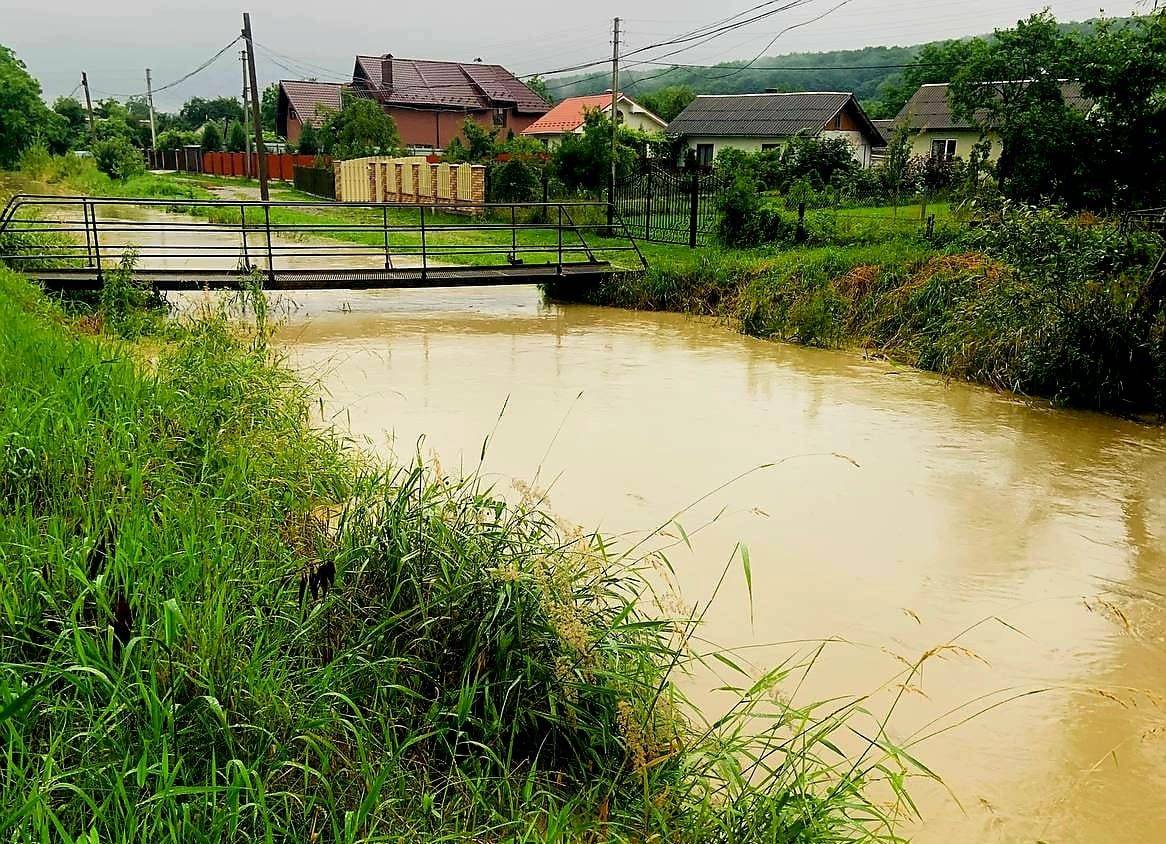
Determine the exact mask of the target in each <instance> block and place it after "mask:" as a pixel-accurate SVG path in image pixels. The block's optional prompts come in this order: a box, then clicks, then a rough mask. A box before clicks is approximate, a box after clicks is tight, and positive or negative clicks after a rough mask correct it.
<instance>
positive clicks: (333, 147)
mask: <svg viewBox="0 0 1166 844" xmlns="http://www.w3.org/2000/svg"><path fill="white" fill-rule="evenodd" d="M320 135H321V137H322V144H321V146H322V148H323V150H324V151H325V152H327V153H330V154H332V155H334V156H336V157H337V158H342V159H343V158H361V157H363V156H366V155H393V154H396V153H398V152H400V151H401V136H400V135H399V134H398V133H397V124H396V123H395V122H393V118H391V117H389V115H387V114H385V110H384V109H383V108H381V106H380V103H378V102H376V101H375V100H370V99H367V98H365V97H357V96H348V97H346V98H345V100H344V105H343V108H341V109H340V111H334V112H331V113H329V114H328V115H327V117H326V119H325V121H324V125H323V127H322V128H321V129H320Z"/></svg>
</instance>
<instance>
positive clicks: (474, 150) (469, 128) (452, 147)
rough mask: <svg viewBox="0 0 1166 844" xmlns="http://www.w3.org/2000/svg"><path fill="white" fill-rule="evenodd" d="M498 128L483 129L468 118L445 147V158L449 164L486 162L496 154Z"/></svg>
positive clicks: (491, 159)
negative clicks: (459, 134)
mask: <svg viewBox="0 0 1166 844" xmlns="http://www.w3.org/2000/svg"><path fill="white" fill-rule="evenodd" d="M498 131H499V130H498V129H483V128H482V127H481V126H479V125H478V124H477V123H475V122H474V121H473V120H471V119H470V118H468V117H467V118H466V120H465V123H463V124H462V132H461V136H460V137H457V138H454V139H453V140H452V141H450V143H449V144H448V145H447V146H446V148H445V156H444V158H445V160H446V161H448V162H450V163H451V164H465V163H469V164H486V163H487V162H490V161H493V160H494V157H495V156H496V155H497V154H498Z"/></svg>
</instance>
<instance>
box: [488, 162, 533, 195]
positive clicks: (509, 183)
mask: <svg viewBox="0 0 1166 844" xmlns="http://www.w3.org/2000/svg"><path fill="white" fill-rule="evenodd" d="M489 181H490V196H489V197H488V199H489V200H490V201H491V202H539V201H541V200H542V181H543V168H542V167H541V166H539V165H538V164H536V163H534V162H532V161H529V160H526V159H523V158H517V157H516V158H511V159H509V160H508V161H502V162H500V163H498V164H494V165H492V166H491V167H490V171H489Z"/></svg>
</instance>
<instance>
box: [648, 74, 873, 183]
mask: <svg viewBox="0 0 1166 844" xmlns="http://www.w3.org/2000/svg"><path fill="white" fill-rule="evenodd" d="M666 131H667V134H668V136H669V137H672V138H680V139H682V140H683V141H684V143H685V146H686V147H687V148H688V149H690V150H692V151H693V153H694V154H695V155H696V161H697V163H698V164H705V165H707V164H712V163H713V159H715V158H716V155H717V153H718V152H719V151H720V150H722V149H725V148H727V147H728V148H733V149H740V150H745V151H746V152H758V151H761V150H766V149H779V148H780V147H782V146H784V145H785V144H786V143H788V141H789V139H790V138H792V137H793V136H794V135H797V134H809V135H813V136H816V137H820V138H845V139H846V141H847V142H848V143H849V144H850V146H851V149H852V150H853V151H854V158H855V160H856V161H858V162H859V164H861V165H862V166H863V167H869V166H870V163H871V158H870V154H871V149H872V148H876V147H881V146H883V145H885V143H886V142H885V141H884V140H883V137H882V135H881V134H880V133H879V130H878V129H877V128H875V125H874V123H872V122H871V119H870V118H869V117H867V115H866V112H865V111H863V109H862V106H861V105H859V103H858V100H857V99H855V97H854V94H850V93H844V92H836V91H800V92H797V93H791V94H702V95H701V96H699V97H697V98H696V99H695V100H693V101H692V103H691V104H690V105H689V106H688V108H686V109H685V110H684V111H682V112H681V113H680V114H679V115H677V117H676V119H675V120H673V121H672V122H671V123H669V124H668V129H667V130H666Z"/></svg>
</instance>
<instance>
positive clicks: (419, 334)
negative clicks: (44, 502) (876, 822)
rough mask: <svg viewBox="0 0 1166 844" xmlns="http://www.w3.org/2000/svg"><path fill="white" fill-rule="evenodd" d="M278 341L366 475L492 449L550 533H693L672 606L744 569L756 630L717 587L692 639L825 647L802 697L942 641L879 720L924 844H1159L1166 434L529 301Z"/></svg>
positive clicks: (467, 296)
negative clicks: (908, 780)
mask: <svg viewBox="0 0 1166 844" xmlns="http://www.w3.org/2000/svg"><path fill="white" fill-rule="evenodd" d="M283 340H284V341H285V343H286V344H287V347H288V348H289V350H290V352H291V354H292V358H293V360H294V361H295V362H296V364H297V365H298V366H299V367H300V368H301V369H302V370H303V371H304V372H305V373H307V374H309V375H310V376H311V377H314V378H317V379H319V381H320V383H321V384H322V386H323V387H324V389H325V391H326V395H327V402H328V405H327V407H328V412H329V413H331V414H332V417H333V419H334V420H335V421H336V422H337V423H338V424H339V425H341V426H344V427H348V428H350V429H351V430H352V431H353V432H354V433H355V434H357V435H359V436H362V437H367V438H368V440H369V441H370V442H371V443H372V444H373V445H374V446H375V447H377V448H379V449H381V450H383V452H384V453H386V454H388V453H391V452H393V451H395V452H397V453H399V454H402V455H404V456H406V457H408V456H409V455H411V454H412V453H414V452H415V451H416V450H417V449H418V448H420V450H421V451H422V452H423V453H425V454H427V455H436V456H437V458H438V459H439V460H440V461H441V463H442V465H443V467H444V468H445V470H446V471H457V469H458V467H463V468H465V469H473V468H475V467H477V465H478V459H479V455H480V452H481V447H482V442H483V438H484V437H485V436H486V435H487V434H489V433H490V432H491V431H492V430H495V426H497V429H496V431H495V433H494V435H493V438H492V440H491V443H490V446H489V449H488V453H487V456H486V459H485V465H484V468H483V471H484V473H485V474H486V476H487V477H489V478H490V479H491V480H493V481H494V482H496V483H497V484H498V485H499V486H500V487H503V488H509V487H511V486H513V485H516V482H517V485H521V484H523V483H530V482H531V481H532V480H534V479H536V478H537V481H536V486H538V487H539V488H540V489H542V490H544V491H546V493H547V495H548V500H549V503H550V506H551V507H552V508H553V509H554V510H555V511H556V512H557V513H558V514H560V515H561V516H563V517H564V518H566V519H569V520H571V521H573V522H576V523H579V524H582V525H585V526H588V527H599V528H600V529H601V530H602V531H604V532H605V533H607V534H610V535H614V536H619V537H623V541H624V542H630V541H633V538H635V537H639V536H641V535H643V533H644V532H645V531H650V530H651V529H653V528H655V527H656V526H657V525H659V524H660V523H661V522H663V521H666V520H667V519H668V517H669V516H670V515H672V514H673V513H676V512H678V511H682V510H684V512H683V515H681V516H680V517H679V519H678V521H680V523H681V524H682V525H683V526H684V528H685V529H686V531H687V533H688V534H689V536H690V538H691V542H692V548H691V550H689V549H688V548H687V547H686V546H685V545H684V544H683V543H681V544H679V545H676V546H674V547H672V548H671V550H670V551H669V556H670V558H671V560H672V562H673V564H674V566H675V568H676V572H677V579H678V581H679V584H678V585H679V588H680V590H681V594H682V597H683V599H684V600H685V601H687V602H689V603H692V602H696V601H699V600H702V599H703V598H704V597H706V596H707V595H708V594H709V592H710V590H711V589H712V587H713V584H714V583H715V581H716V579H717V577H718V576H719V574H720V571H721V569H722V567H723V566H724V564H725V562H726V560H727V559H728V558H729V556H730V554H731V553H732V552H733V549H734V547H735V546H736V544H737V543H738V542H740V543H744V544H745V545H747V547H748V549H749V552H750V559H751V567H752V574H753V613H752V620H751V621H750V612H749V600H748V593H747V589H746V586H745V579H744V577H743V574H742V572H741V570H740V567H739V566H736V567H734V569H733V571H732V573H731V574H730V577H729V578H728V581H727V583H726V585H725V586H724V587H723V588H722V591H721V594H720V597H719V599H718V601H717V603H716V604H715V605H714V606H713V608H712V610H711V612H710V613H709V616H708V620H707V629H706V631H705V635H706V636H708V637H709V638H711V639H713V640H715V641H717V642H719V643H722V644H726V645H733V646H739V647H743V648H745V650H743V651H742V654H743V655H744V656H745V657H747V658H748V659H749V661H750V663H751V664H752V665H753V666H754V667H757V668H760V667H764V666H766V665H771V664H774V663H775V662H776V661H777V660H778V659H781V658H783V657H785V656H788V655H789V654H790V653H791V652H793V651H797V650H801V651H803V652H804V651H805V650H806V648H807V646H806V645H788V644H787V645H780V644H777V645H771V644H769V643H777V642H789V641H791V640H814V639H825V638H829V637H837V638H838V639H839V640H840V641H837V642H833V643H831V644H829V645H828V646H827V647H826V649H825V651H824V652H823V655H822V657H821V658H820V659H819V660H818V662H817V664H816V666H815V668H814V670H813V673H812V679H811V681H810V682H808V683H807V684H806V685H805V686H804V687H803V689H802V690H801V691H800V692H799V697H800V698H802V699H805V700H808V699H811V698H818V697H822V696H826V695H830V694H848V693H850V694H852V693H860V692H870V691H875V690H876V689H878V688H879V686H880V685H881V684H883V683H885V682H886V681H887V680H888V679H890V678H892V677H893V676H895V674H896V673H897V672H898V671H899V670H900V669H901V667H902V666H901V663H900V661H899V659H898V658H897V657H898V656H901V657H904V658H906V659H915V658H917V657H919V656H920V655H921V654H922V653H923V652H924V651H926V650H927V649H929V648H932V647H935V646H938V645H942V644H944V643H946V642H949V641H952V640H953V639H955V637H957V636H958V637H959V638H958V639H956V641H957V642H958V644H959V645H960V646H961V648H960V649H958V650H955V649H953V650H949V651H945V652H943V653H941V654H939V655H937V656H936V657H934V658H933V659H930V660H928V662H926V663H925V665H924V668H923V671H922V674H921V676H920V677H918V678H917V679H916V680H915V681H914V682H913V683H912V684H911V689H910V691H909V692H908V693H906V694H905V695H904V696H903V697H902V699H901V701H900V703H899V705H898V708H897V709H896V710H895V713H894V715H893V717H892V719H891V722H890V732H891V734H892V736H893V737H894V738H896V739H897V740H907V739H909V738H910V737H912V736H915V735H917V734H920V733H921V732H922V733H930V732H934V731H935V730H936V729H937V728H938V729H940V730H941V731H940V732H939V733H938V734H937V735H934V736H933V737H931V738H929V739H927V740H926V741H923V742H921V743H919V744H917V745H915V746H914V748H913V750H914V752H915V754H916V755H917V756H918V757H919V758H920V759H922V760H923V761H924V762H925V763H926V764H927V765H928V766H929V767H931V768H932V769H933V770H934V771H936V773H938V774H939V775H940V776H941V777H942V778H943V780H944V785H943V786H939V785H938V784H936V783H934V782H930V781H927V780H923V779H920V780H917V781H916V783H915V786H914V790H913V794H914V796H915V798H916V799H917V801H918V803H919V805H920V809H921V811H922V813H923V815H924V821H923V822H922V823H921V824H917V825H914V826H911V827H908V828H907V829H905V830H904V831H905V832H908V833H909V834H911V835H912V836H913V838H914V840H916V841H920V842H937V841H942V842H946V844H951V842H989V841H1001V842H1003V841H1008V842H1013V841H1048V842H1054V841H1056V842H1061V841H1073V842H1078V841H1079V842H1097V841H1119V842H1134V841H1150V840H1166V614H1164V609H1166V480H1164V478H1166V431H1162V430H1156V429H1153V428H1147V427H1142V426H1139V425H1137V424H1134V423H1131V422H1127V421H1123V420H1120V419H1115V418H1112V417H1107V416H1102V415H1097V414H1090V413H1078V412H1071V411H1064V410H1054V409H1050V408H1047V407H1044V406H1042V405H1039V404H1033V403H1028V402H1024V401H1020V400H1018V399H1016V398H1013V397H1009V396H1004V395H998V394H995V393H992V392H990V391H988V390H985V389H982V388H979V387H974V386H969V385H965V384H958V383H945V382H944V381H943V380H941V379H939V378H937V377H934V376H931V375H928V374H923V373H919V372H914V371H911V370H907V369H903V368H899V367H895V366H893V365H889V364H887V363H884V362H877V361H869V360H864V359H863V358H862V357H861V356H859V355H856V354H852V353H843V352H831V351H818V350H809V349H802V348H799V347H795V346H789V345H784V344H776V343H770V342H764V341H758V340H752V339H749V338H746V337H741V336H738V335H736V334H734V333H732V332H730V331H728V330H726V329H724V328H722V327H719V326H716V325H713V324H709V323H707V322H704V321H698V320H694V319H690V318H686V317H683V316H679V315H670V314H644V313H629V312H625V311H620V310H613V309H600V308H591V307H583V306H574V305H570V306H559V305H549V304H544V303H543V302H542V300H541V297H540V295H539V293H538V291H537V290H536V289H534V288H510V289H486V288H483V289H468V290H439V291H389V292H377V293H355V294H354V293H335V294H312V295H299V296H298V302H297V303H296V307H295V308H293V310H292V313H291V315H290V317H289V321H288V323H287V326H286V328H285V330H284V333H283ZM503 406H505V412H504V413H503V412H502V411H503ZM500 413H501V414H502V416H501V421H500V422H499V421H498V420H499V414H500ZM769 464H776V465H769ZM767 465H769V467H768V468H759V467H765V466H767ZM749 470H753V471H752V472H751V473H750V472H749ZM742 473H748V474H745V476H744V477H742V478H741V479H740V480H738V481H736V482H734V483H732V484H730V485H729V486H727V487H726V488H724V489H722V490H721V491H719V492H716V493H714V494H713V495H711V496H710V497H708V498H707V499H705V500H704V501H702V502H701V503H699V504H697V505H696V506H694V507H691V508H689V509H687V510H686V509H685V508H688V507H689V505H690V504H692V502H694V501H696V500H697V499H699V498H701V496H703V495H705V494H706V493H709V492H710V491H713V490H715V489H717V488H718V487H720V486H721V485H722V484H724V483H725V482H726V481H728V480H729V479H731V478H734V477H736V476H738V475H741V474H742ZM718 514H719V518H715V520H714V517H717V516H718ZM673 533H676V531H675V530H674V531H673ZM961 631H968V632H966V633H963V635H962V636H960V634H961ZM758 646H764V647H758ZM728 673H729V672H728V671H727V670H726V674H728ZM724 679H726V680H731V679H733V678H731V677H729V676H726V677H725V678H724ZM688 683H689V685H690V686H691V687H692V688H691V691H692V693H693V694H694V696H696V698H697V699H698V700H701V701H702V703H703V704H704V705H705V706H707V707H708V708H709V710H710V711H715V710H716V709H717V708H718V707H721V706H724V705H726V704H727V701H726V700H725V696H724V695H723V694H718V693H716V692H713V691H710V689H712V688H714V687H715V685H716V684H717V679H716V678H714V677H709V676H703V675H698V676H695V677H692V678H690V679H689V680H688ZM1030 692H1031V693H1032V694H1028V695H1026V696H1020V695H1025V693H1030ZM1018 696H1020V697H1018ZM886 699H887V694H885V693H884V694H882V695H880V696H877V697H876V698H875V703H874V704H872V705H875V706H876V707H877V706H879V705H885V703H886ZM989 707H991V708H989ZM985 709H988V711H986V712H983V713H982V714H979V715H975V713H977V712H980V711H981V710H985ZM972 715H975V717H972V718H971V720H966V722H965V719H966V718H968V716H972ZM961 722H963V723H961ZM948 727H950V729H946V730H945V729H944V728H948Z"/></svg>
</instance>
